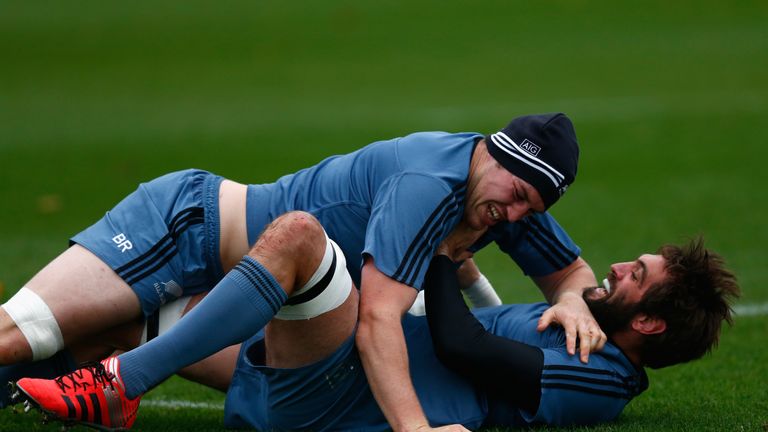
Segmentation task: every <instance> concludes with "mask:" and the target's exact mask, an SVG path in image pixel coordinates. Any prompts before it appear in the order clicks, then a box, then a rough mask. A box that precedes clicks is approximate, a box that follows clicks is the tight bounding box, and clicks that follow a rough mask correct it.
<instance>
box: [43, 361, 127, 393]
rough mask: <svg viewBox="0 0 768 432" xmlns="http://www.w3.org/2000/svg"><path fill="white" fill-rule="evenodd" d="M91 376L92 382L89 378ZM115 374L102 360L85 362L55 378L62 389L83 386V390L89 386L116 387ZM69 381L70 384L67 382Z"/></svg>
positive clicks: (73, 388)
mask: <svg viewBox="0 0 768 432" xmlns="http://www.w3.org/2000/svg"><path fill="white" fill-rule="evenodd" d="M89 377H90V382H89V379H88V378H89ZM114 379H115V374H113V373H111V372H109V371H108V370H106V369H105V368H104V365H103V364H101V363H100V362H89V363H85V364H84V365H83V367H82V368H80V369H78V370H76V371H74V372H70V373H68V374H66V375H62V376H60V377H58V378H55V379H54V381H55V382H56V384H57V385H58V386H59V388H60V389H61V391H66V389H69V388H71V389H72V390H77V388H78V387H82V389H83V391H87V390H88V387H89V386H90V387H102V388H103V387H105V386H107V385H108V386H109V387H110V388H112V389H114V388H115V387H114V384H113V381H114ZM67 381H68V382H69V384H67Z"/></svg>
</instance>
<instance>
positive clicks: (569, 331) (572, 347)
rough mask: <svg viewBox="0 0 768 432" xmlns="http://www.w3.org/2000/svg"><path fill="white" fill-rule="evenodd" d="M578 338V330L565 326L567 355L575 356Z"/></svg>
mask: <svg viewBox="0 0 768 432" xmlns="http://www.w3.org/2000/svg"><path fill="white" fill-rule="evenodd" d="M577 336H578V330H577V329H576V326H575V325H573V324H571V323H569V324H566V325H565V349H566V350H567V351H568V354H570V355H574V354H576V337H577Z"/></svg>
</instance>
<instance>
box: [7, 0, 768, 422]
mask: <svg viewBox="0 0 768 432" xmlns="http://www.w3.org/2000/svg"><path fill="white" fill-rule="evenodd" d="M766 22H768V3H766V2H764V1H739V2H720V1H709V0H707V1H698V2H693V1H679V2H668V1H647V2H610V1H598V2H589V1H550V2H521V1H508V0H496V1H483V2H472V3H470V2H452V1H436V0H434V1H420V0H415V1H403V0H390V1H378V2H376V1H362V2H354V1H348V0H343V1H319V0H309V1H302V2H285V1H272V0H265V1H258V2H254V1H228V2H203V1H187V2H180V1H165V0H157V1H153V2H126V3H117V2H96V1H72V2H51V1H43V2H27V1H19V0H9V1H4V2H2V3H1V4H0V53H2V56H1V57H0V58H2V60H1V61H0V203H2V204H0V205H2V211H1V212H0V286H1V287H4V289H5V293H4V295H3V297H4V298H8V296H9V295H10V294H12V293H13V292H14V291H15V290H16V289H18V287H19V286H21V285H22V284H23V283H24V282H25V281H26V280H27V279H28V278H29V277H30V276H31V275H32V274H33V273H34V271H35V270H36V269H38V268H40V267H41V266H42V265H44V264H45V263H46V262H47V261H49V260H50V259H51V258H52V257H54V256H55V255H56V254H57V253H58V252H59V251H61V250H62V248H63V247H64V246H65V244H66V240H67V238H68V236H69V235H71V234H73V233H74V232H76V231H78V230H80V229H82V228H84V227H85V226H87V225H88V224H89V223H91V222H92V221H94V220H96V218H98V217H99V216H100V215H101V214H103V212H104V211H105V210H106V209H108V208H109V207H110V206H112V205H113V204H115V203H116V202H117V200H119V199H120V198H121V197H122V196H124V195H125V194H127V193H128V192H130V191H131V190H132V189H133V188H134V187H135V186H136V184H137V183H138V182H140V181H142V180H147V179H150V178H153V177H155V176H157V175H159V174H162V173H165V172H168V171H171V170H175V169H180V168H185V167H191V166H195V167H200V168H205V169H209V170H213V171H216V172H218V173H220V174H223V175H225V176H228V177H232V178H235V179H239V180H241V181H245V182H266V181H270V180H273V179H275V178H276V177H277V176H279V175H281V174H284V173H288V172H291V171H294V170H296V169H299V168H301V167H304V166H307V165H309V164H312V163H314V162H316V161H318V160H320V159H321V158H323V157H324V156H327V155H330V154H334V153H338V152H346V151H349V150H352V149H355V148H358V147H360V146H362V145H364V144H366V143H368V142H370V141H374V140H377V139H383V138H390V137H393V136H398V135H402V134H406V133H408V132H412V131H417V130H435V129H440V130H449V131H460V130H476V131H480V132H491V131H495V130H497V129H498V128H500V127H501V126H503V125H504V124H505V122H506V121H507V120H509V119H510V118H511V117H513V116H516V115H519V114H523V113H529V112H544V111H555V110H558V111H565V112H567V113H568V114H569V115H570V116H571V117H572V118H573V120H574V122H575V124H576V128H577V132H578V134H579V138H580V142H581V144H582V154H581V164H580V170H579V177H578V180H577V182H576V183H575V185H574V186H573V187H572V188H571V189H570V190H569V192H568V194H567V195H566V197H565V199H564V200H563V201H562V202H561V203H558V205H557V206H556V207H555V209H554V211H553V213H554V214H555V215H556V216H557V217H558V220H559V221H560V222H561V223H562V224H563V225H564V226H565V227H566V228H567V229H568V231H569V233H570V234H571V235H572V236H573V237H574V239H576V240H577V242H578V243H579V244H580V245H581V246H582V248H583V250H584V252H583V254H584V256H585V257H586V258H587V259H588V260H589V262H590V263H591V264H592V265H593V267H594V268H595V270H596V271H597V272H598V273H599V274H602V273H604V272H605V271H606V270H607V266H608V265H609V264H610V263H611V262H614V261H617V260H625V259H631V258H634V257H635V256H636V255H637V254H638V253H640V252H642V251H647V250H650V249H654V248H656V247H657V246H658V245H659V244H660V243H662V242H665V241H680V240H683V239H685V238H687V237H690V236H693V235H697V234H702V235H704V236H705V238H706V239H707V240H708V244H709V245H710V246H712V247H713V248H715V249H717V250H719V251H720V252H722V254H723V255H725V256H726V257H727V259H728V262H729V263H730V264H731V265H732V267H733V268H734V269H735V270H736V271H737V273H738V275H739V278H740V280H741V282H742V285H743V288H744V299H743V302H744V303H750V304H760V303H765V302H767V301H768V288H767V286H768V283H766V282H768V266H766V263H768V252H767V250H768V249H767V248H766V246H765V245H766V244H768V229H766V228H765V226H764V223H763V222H764V221H763V219H764V218H765V216H766V215H767V214H768V202H766V201H767V200H766V193H765V191H764V190H763V189H764V188H763V183H764V180H760V179H761V178H763V179H765V178H766V176H765V171H766V170H765V168H764V165H765V163H766V159H767V156H768V150H766V143H768V126H766V125H767V124H768V122H766V120H765V119H766V117H768V80H766V78H765V77H766V70H768V42H767V41H768V26H766ZM761 173H762V174H761ZM479 261H480V263H481V266H482V267H483V269H484V271H485V272H486V273H487V274H488V276H489V277H490V278H491V279H492V281H493V282H494V283H495V285H496V286H497V287H500V288H502V289H503V297H504V299H505V300H507V301H532V300H537V299H538V298H539V297H538V294H537V292H536V290H535V289H534V288H533V287H532V286H531V285H530V283H527V282H526V281H525V280H523V279H522V278H521V277H520V273H519V270H517V269H516V268H514V266H511V265H510V264H508V261H507V260H505V259H504V258H503V257H502V256H501V255H500V254H499V253H498V252H497V251H483V252H482V253H481V254H480V256H479ZM766 330H768V318H767V317H765V316H757V317H744V318H739V319H737V325H736V327H735V328H733V329H732V330H729V331H726V332H725V334H724V335H723V340H722V344H721V348H720V349H719V350H718V351H717V352H716V353H715V355H713V356H711V357H708V358H707V359H705V360H702V361H700V362H697V363H694V364H692V365H685V366H680V367H674V368H670V369H668V370H662V371H653V372H652V373H651V374H650V375H651V382H652V383H651V388H650V390H648V392H647V393H645V394H644V395H642V396H640V397H639V398H637V399H636V400H635V401H633V402H632V403H631V404H630V406H629V407H628V408H627V410H626V411H625V413H624V414H623V415H622V417H621V419H620V420H619V422H617V423H615V424H612V425H610V426H604V427H600V428H597V429H600V430H610V431H651V430H673V431H677V430H690V431H699V430H755V431H765V430H768V406H767V405H766V400H768V398H767V397H766V396H768V395H766V390H765V388H766V384H767V383H768V371H767V370H766V364H767V363H768V358H766V357H767V356H768V354H767V352H768V348H765V337H766V334H767V332H766ZM148 398H166V399H179V398H183V399H188V400H206V401H207V400H218V401H219V402H220V401H221V396H220V395H218V394H216V393H213V392H203V391H201V390H200V389H199V388H198V387H196V386H193V385H190V384H187V383H184V382H182V381H181V380H174V381H172V382H170V383H168V384H165V385H163V386H162V387H160V388H159V389H157V390H156V391H155V392H153V393H152V394H150V395H149V396H148ZM221 417H222V414H221V412H220V411H216V410H205V409H185V410H177V411H171V412H168V411H167V410H163V409H160V408H153V407H146V408H145V409H142V413H141V416H140V418H139V420H138V422H137V428H136V429H137V430H217V429H218V428H219V425H220V424H221ZM0 430H8V431H11V430H55V426H48V427H44V428H39V427H37V426H36V423H35V416H32V415H27V416H13V415H11V414H10V413H9V412H7V411H6V412H0Z"/></svg>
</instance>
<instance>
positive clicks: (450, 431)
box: [414, 424, 469, 432]
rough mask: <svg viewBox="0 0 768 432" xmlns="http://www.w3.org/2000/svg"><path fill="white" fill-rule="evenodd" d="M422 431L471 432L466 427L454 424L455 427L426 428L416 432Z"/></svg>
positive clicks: (418, 429)
mask: <svg viewBox="0 0 768 432" xmlns="http://www.w3.org/2000/svg"><path fill="white" fill-rule="evenodd" d="M422 431H424V432H426V431H439V432H464V431H467V432H469V429H467V428H465V427H464V426H462V425H459V424H453V425H447V426H440V427H436V428H433V427H429V426H424V427H420V428H417V429H416V430H415V431H414V432H422Z"/></svg>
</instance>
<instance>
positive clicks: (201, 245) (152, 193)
mask: <svg viewBox="0 0 768 432" xmlns="http://www.w3.org/2000/svg"><path fill="white" fill-rule="evenodd" d="M222 180H223V178H222V177H220V176H217V175H214V174H211V173H208V172H206V171H201V170H186V171H179V172H174V173H171V174H166V175H164V176H162V177H159V178H157V179H155V180H152V181H150V182H147V183H142V184H140V185H139V187H138V189H137V190H136V191H134V192H133V193H131V194H130V195H128V196H127V197H125V199H123V200H122V201H120V203H118V204H117V205H116V206H115V207H114V208H113V209H112V210H110V211H108V212H107V213H106V214H105V215H104V217H103V218H101V219H100V220H99V221H98V222H96V223H95V224H93V225H91V226H90V227H88V228H87V229H85V230H84V231H82V232H81V233H79V234H77V235H75V236H74V237H72V238H71V239H70V244H74V243H76V244H79V245H81V246H83V247H85V248H86V249H88V250H89V251H91V252H92V253H93V254H95V255H96V256H97V257H99V258H100V259H101V260H102V261H104V262H105V263H106V264H107V265H108V266H109V267H111V268H112V269H113V270H114V271H115V273H117V275H118V276H120V277H121V278H122V279H123V280H124V281H125V282H126V283H127V284H128V285H130V286H131V288H132V289H133V290H134V292H136V295H137V296H138V297H139V301H140V302H141V308H142V311H143V312H144V315H145V316H147V317H149V316H151V315H152V314H153V313H154V312H155V311H156V310H157V309H158V308H160V306H162V305H164V304H166V303H168V302H170V301H172V300H175V299H176V298H178V297H181V296H186V295H192V294H196V293H199V292H202V291H207V290H210V289H211V288H213V287H214V286H215V285H216V283H217V282H218V281H219V280H221V278H222V277H223V276H224V273H223V270H222V268H221V260H220V258H219V228H220V227H219V185H220V184H221V182H222Z"/></svg>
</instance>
